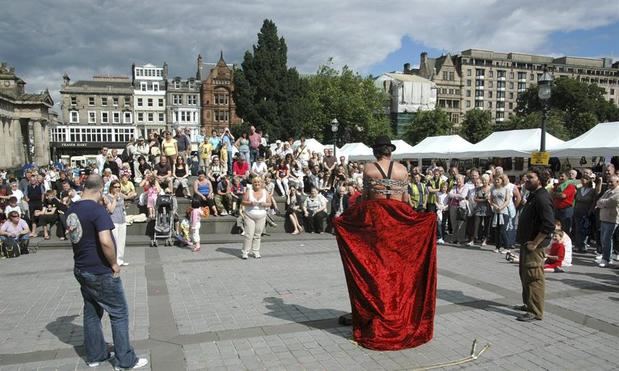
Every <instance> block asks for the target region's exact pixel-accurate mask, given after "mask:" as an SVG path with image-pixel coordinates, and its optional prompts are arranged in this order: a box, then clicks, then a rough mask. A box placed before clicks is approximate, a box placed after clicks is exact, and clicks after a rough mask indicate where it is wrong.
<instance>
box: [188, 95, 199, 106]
mask: <svg viewBox="0 0 619 371" xmlns="http://www.w3.org/2000/svg"><path fill="white" fill-rule="evenodd" d="M187 104H189V105H193V106H195V105H197V104H198V96H197V95H188V96H187Z"/></svg>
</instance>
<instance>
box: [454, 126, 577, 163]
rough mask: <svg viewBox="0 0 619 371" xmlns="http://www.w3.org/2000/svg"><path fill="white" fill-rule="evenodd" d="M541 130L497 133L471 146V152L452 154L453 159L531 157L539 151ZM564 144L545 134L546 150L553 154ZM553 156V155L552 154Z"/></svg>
mask: <svg viewBox="0 0 619 371" xmlns="http://www.w3.org/2000/svg"><path fill="white" fill-rule="evenodd" d="M541 135H542V129H523V130H506V131H497V132H495V133H492V134H490V135H489V136H487V137H486V138H485V139H484V140H482V141H481V142H479V143H477V144H475V145H473V148H472V150H469V151H462V152H460V153H452V156H451V157H454V158H483V157H526V158H528V157H531V152H534V151H539V146H540V139H541ZM563 143H565V142H564V141H562V140H561V139H558V138H557V137H554V136H552V135H551V134H548V133H546V150H547V151H549V152H551V153H552V152H553V151H554V150H555V149H558V148H561V146H562V145H563ZM552 155H553V156H554V155H555V154H554V153H552Z"/></svg>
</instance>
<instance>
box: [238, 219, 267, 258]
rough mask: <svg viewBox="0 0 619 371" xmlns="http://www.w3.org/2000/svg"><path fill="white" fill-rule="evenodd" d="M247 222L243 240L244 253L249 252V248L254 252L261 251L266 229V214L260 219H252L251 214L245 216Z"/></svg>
mask: <svg viewBox="0 0 619 371" xmlns="http://www.w3.org/2000/svg"><path fill="white" fill-rule="evenodd" d="M243 221H244V223H245V240H244V241H243V253H245V254H247V253H249V249H250V248H251V251H252V252H253V253H258V252H260V238H261V237H262V232H263V231H264V223H265V222H266V216H264V217H262V218H259V219H252V218H250V217H249V216H247V215H246V216H245V217H244V218H243Z"/></svg>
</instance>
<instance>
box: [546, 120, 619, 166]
mask: <svg viewBox="0 0 619 371" xmlns="http://www.w3.org/2000/svg"><path fill="white" fill-rule="evenodd" d="M617 153H619V121H615V122H606V123H601V124H597V125H595V126H594V127H593V128H592V129H590V130H589V131H587V132H586V133H584V134H582V135H581V136H579V137H576V138H574V139H572V140H570V141H567V142H565V143H563V145H561V146H560V147H559V148H558V149H556V150H555V151H553V152H551V153H550V155H551V156H554V157H580V156H608V155H610V156H613V155H616V154H617Z"/></svg>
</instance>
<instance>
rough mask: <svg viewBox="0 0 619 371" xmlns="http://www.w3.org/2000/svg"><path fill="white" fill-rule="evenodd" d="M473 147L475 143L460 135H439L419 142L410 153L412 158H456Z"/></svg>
mask: <svg viewBox="0 0 619 371" xmlns="http://www.w3.org/2000/svg"><path fill="white" fill-rule="evenodd" d="M473 148H474V145H473V144H471V143H470V142H468V141H467V140H465V139H464V138H462V137H461V136H459V135H438V136H435V137H427V138H425V139H424V140H422V141H421V142H419V143H417V145H415V146H414V147H412V148H411V149H410V152H411V153H410V155H411V158H455V157H458V156H457V154H459V153H462V152H466V151H471V150H473ZM407 155H408V154H407Z"/></svg>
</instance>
